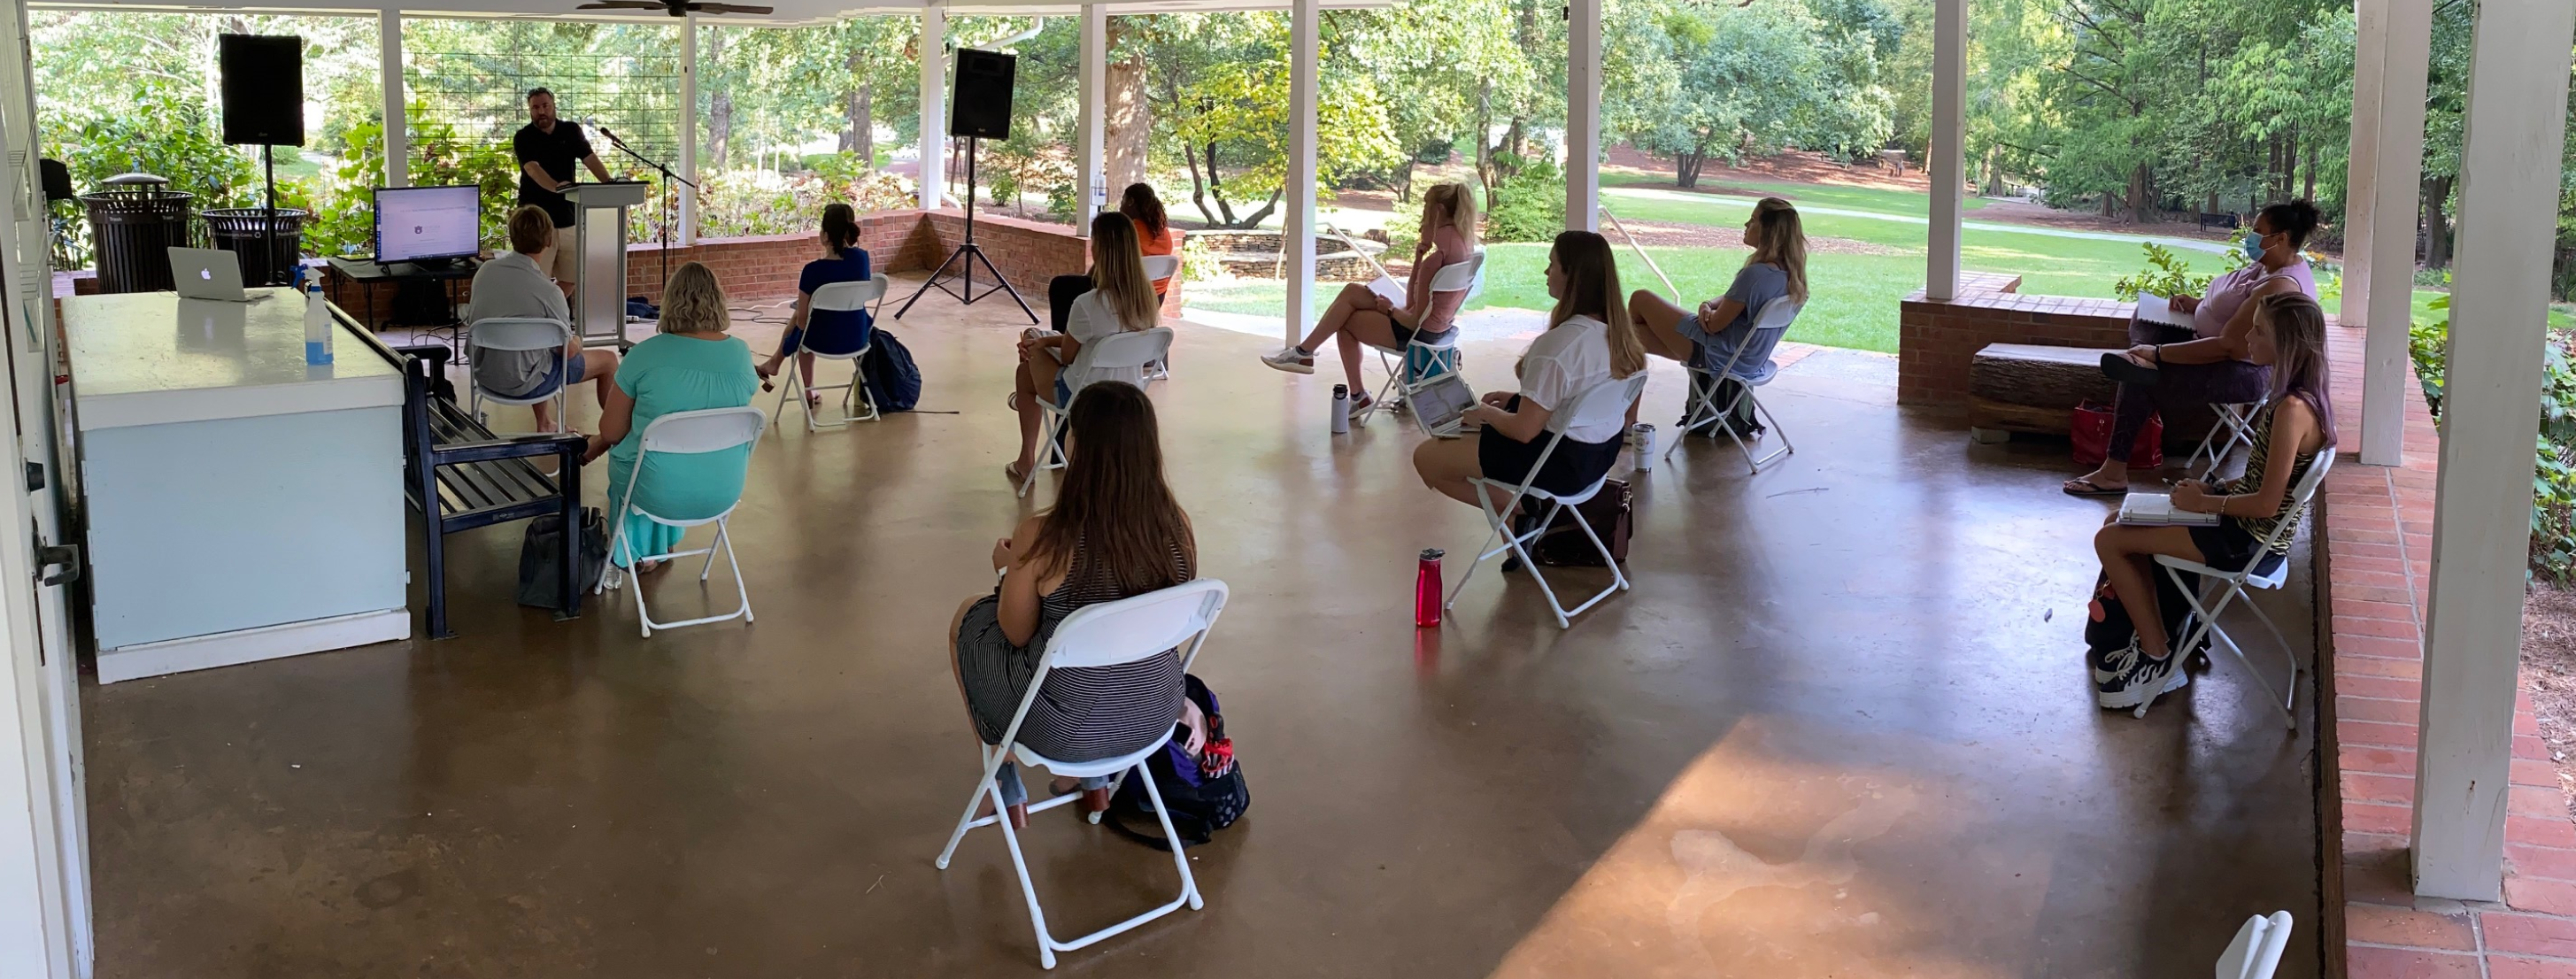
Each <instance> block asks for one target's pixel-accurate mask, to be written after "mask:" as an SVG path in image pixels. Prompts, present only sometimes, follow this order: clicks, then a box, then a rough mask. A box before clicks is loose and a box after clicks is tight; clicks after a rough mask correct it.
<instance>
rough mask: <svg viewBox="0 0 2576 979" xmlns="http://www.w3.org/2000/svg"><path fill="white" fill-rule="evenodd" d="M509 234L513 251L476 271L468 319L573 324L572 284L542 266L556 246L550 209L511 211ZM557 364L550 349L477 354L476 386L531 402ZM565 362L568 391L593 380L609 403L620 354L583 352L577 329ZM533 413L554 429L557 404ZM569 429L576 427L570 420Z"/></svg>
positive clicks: (545, 404)
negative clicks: (568, 298)
mask: <svg viewBox="0 0 2576 979" xmlns="http://www.w3.org/2000/svg"><path fill="white" fill-rule="evenodd" d="M509 233H510V250H509V251H508V252H505V253H503V254H500V255H497V256H494V257H493V259H492V260H491V261H489V262H485V263H483V267H482V268H478V269H475V270H474V287H473V291H474V302H473V303H472V304H471V306H470V307H469V308H470V309H471V310H472V311H471V312H470V313H469V314H468V315H469V316H470V317H471V318H472V319H477V320H486V319H502V318H525V319H540V320H553V321H555V322H557V323H562V324H565V325H567V326H569V325H571V323H572V307H571V305H569V304H568V303H567V302H566V301H565V299H564V290H565V289H567V288H570V286H571V283H558V282H556V281H554V280H553V279H551V278H548V277H547V275H546V270H545V269H544V268H543V267H542V266H539V265H538V264H537V259H538V258H539V257H541V256H543V255H544V254H545V253H546V248H547V247H549V246H551V245H553V244H554V242H555V222H554V219H553V218H550V217H547V216H546V209H545V208H542V207H533V206H531V207H522V208H519V209H518V210H515V211H512V212H510V222H509ZM555 362H556V356H555V353H554V352H553V351H550V350H481V351H476V352H475V354H474V383H476V384H480V385H482V386H483V390H485V391H489V392H491V393H494V394H498V395H501V396H502V397H505V398H522V397H528V396H530V395H531V394H533V393H535V392H536V391H538V390H539V389H541V388H544V387H546V385H547V380H548V378H549V377H550V376H551V375H552V374H553V373H554V369H555ZM562 362H563V367H564V371H563V381H562V383H563V384H564V385H565V386H567V387H569V386H571V385H574V384H579V383H581V382H583V381H590V382H592V383H594V384H596V385H598V388H599V401H600V403H601V404H607V403H608V375H609V373H610V372H612V371H615V370H616V369H617V351H614V350H584V349H582V346H581V333H580V331H578V330H575V331H573V332H572V339H570V340H569V341H566V342H565V343H564V346H563V356H562ZM528 409H529V410H530V411H533V412H535V413H536V416H537V428H539V429H541V430H548V431H551V430H553V429H554V427H555V406H554V403H553V402H551V401H540V402H537V403H536V404H532V405H529V406H528ZM564 427H565V428H567V429H569V428H571V427H572V425H571V420H570V419H566V420H565V425H564Z"/></svg>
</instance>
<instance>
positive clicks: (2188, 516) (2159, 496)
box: [2120, 492, 2218, 527]
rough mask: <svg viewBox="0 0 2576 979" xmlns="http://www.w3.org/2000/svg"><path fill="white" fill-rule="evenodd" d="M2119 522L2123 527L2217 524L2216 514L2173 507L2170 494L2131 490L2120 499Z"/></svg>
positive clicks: (2212, 525) (2203, 525)
mask: <svg viewBox="0 0 2576 979" xmlns="http://www.w3.org/2000/svg"><path fill="white" fill-rule="evenodd" d="M2120 524H2121V525H2122V526H2125V527H2215V526H2218V515H2217V514H2215V513H2194V512H2192V511H2190V510H2177V509H2174V505H2173V497H2172V496H2171V495H2170V494H2166V493H2138V492H2131V493H2130V494H2129V495H2128V496H2126V497H2123V498H2121V500H2120Z"/></svg>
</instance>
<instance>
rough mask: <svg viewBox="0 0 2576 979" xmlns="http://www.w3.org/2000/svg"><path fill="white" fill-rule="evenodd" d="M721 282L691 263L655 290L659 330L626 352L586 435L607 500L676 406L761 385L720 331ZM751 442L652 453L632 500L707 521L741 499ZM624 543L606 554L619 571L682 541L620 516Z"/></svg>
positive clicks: (739, 395)
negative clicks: (594, 428)
mask: <svg viewBox="0 0 2576 979" xmlns="http://www.w3.org/2000/svg"><path fill="white" fill-rule="evenodd" d="M731 325H732V324H731V321H730V319H729V318H728V317H727V316H726V315H725V295H724V289H723V287H721V286H719V285H717V284H716V274H715V273H714V272H713V271H710V270H709V269H708V268H707V267H706V266H704V265H701V264H699V263H697V262H690V263H688V264H686V265H683V266H680V267H679V269H678V270H677V271H674V272H672V273H671V281H670V283H669V284H667V285H665V286H663V287H662V321H661V332H660V333H658V334H656V335H654V336H651V337H648V338H646V339H645V340H644V342H642V343H639V344H636V345H635V346H634V348H633V349H630V350H628V351H627V352H626V359H625V360H624V361H622V362H620V363H619V364H618V365H617V374H616V375H615V378H614V383H612V384H610V385H608V388H607V397H606V398H605V401H604V403H603V404H602V405H601V406H600V412H599V434H597V435H593V436H591V437H590V449H589V451H588V452H585V453H584V454H583V455H582V462H584V463H585V464H586V463H588V462H590V461H591V460H593V459H597V458H599V457H600V456H602V455H605V456H607V457H608V498H609V500H611V501H612V502H614V501H622V500H625V499H626V486H627V484H628V483H630V482H633V481H634V480H635V478H636V477H637V475H638V474H637V472H636V471H635V457H636V456H637V455H638V454H639V449H640V447H641V445H642V443H643V441H644V429H645V428H647V427H649V426H651V425H652V424H653V420H654V419H656V418H660V417H662V416H663V415H667V414H670V413H672V412H675V411H701V410H705V409H708V408H739V407H742V406H744V405H747V404H750V403H751V398H752V395H753V393H754V392H756V391H758V390H759V389H760V378H759V376H758V375H756V374H754V373H753V372H752V368H751V347H750V346H749V345H746V344H744V343H743V342H742V341H741V340H739V339H736V338H735V337H733V336H731V335H730V334H727V333H726V332H725V331H726V330H727V329H728V328H729V327H730V326H731ZM750 456H751V446H749V445H742V446H736V447H734V448H731V449H725V450H722V451H718V452H701V453H696V454H691V455H677V454H670V453H655V454H654V455H653V456H652V457H651V458H650V459H648V460H646V463H647V465H646V467H645V469H644V472H643V474H642V475H643V476H644V477H645V478H644V482H643V485H641V486H639V487H637V488H636V490H635V506H636V508H637V509H640V510H646V511H649V512H652V513H655V514H659V515H661V516H664V517H668V518H671V519H674V520H694V519H697V518H700V517H712V516H715V515H716V514H717V513H720V512H722V511H723V510H724V508H725V507H728V506H732V505H733V503H734V501H736V500H738V499H740V498H741V497H742V478H743V473H744V471H745V468H746V463H747V462H748V461H749V458H750ZM625 542H626V544H627V545H629V546H625V547H621V548H619V553H614V554H610V555H609V559H610V560H612V561H615V562H617V566H618V567H621V568H622V567H627V566H629V565H632V564H635V563H636V562H639V561H640V562H642V566H641V567H640V568H639V570H644V571H650V570H653V569H655V568H658V567H660V566H661V564H662V562H661V561H659V560H656V559H655V557H656V556H657V555H661V554H666V553H669V552H670V550H671V548H673V547H675V546H677V545H678V544H679V543H680V528H678V527H672V526H669V525H666V524H660V523H655V522H653V521H651V520H648V519H646V518H644V517H641V516H636V515H632V514H629V515H627V516H626V536H625Z"/></svg>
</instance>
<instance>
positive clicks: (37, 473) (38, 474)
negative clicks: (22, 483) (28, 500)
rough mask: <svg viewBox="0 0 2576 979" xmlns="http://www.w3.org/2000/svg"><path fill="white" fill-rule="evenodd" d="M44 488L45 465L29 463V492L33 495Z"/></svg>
mask: <svg viewBox="0 0 2576 979" xmlns="http://www.w3.org/2000/svg"><path fill="white" fill-rule="evenodd" d="M44 488H45V464H44V463H41V462H30V463H27V492H30V493H33V492H36V491H38V490H41V489H44Z"/></svg>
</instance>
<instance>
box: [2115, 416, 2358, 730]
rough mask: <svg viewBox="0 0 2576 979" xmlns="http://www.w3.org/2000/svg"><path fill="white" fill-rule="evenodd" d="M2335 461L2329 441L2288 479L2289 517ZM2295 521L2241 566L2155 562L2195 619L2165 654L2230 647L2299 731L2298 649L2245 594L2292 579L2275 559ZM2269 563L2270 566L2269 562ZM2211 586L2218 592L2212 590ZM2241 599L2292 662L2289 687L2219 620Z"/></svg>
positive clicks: (2138, 712) (2164, 558)
mask: <svg viewBox="0 0 2576 979" xmlns="http://www.w3.org/2000/svg"><path fill="white" fill-rule="evenodd" d="M2334 460H2335V454H2334V446H2331V445H2329V446H2326V447H2325V448H2322V449H2319V450H2317V455H2316V458H2315V459H2314V460H2313V461H2311V462H2309V463H2308V471H2307V472H2306V473H2304V474H2302V475H2300V477H2299V478H2298V480H2297V481H2296V482H2294V483H2292V484H2290V501H2289V508H2288V509H2286V510H2283V511H2282V513H2283V514H2284V515H2285V517H2286V515H2288V514H2296V513H2301V512H2304V511H2305V510H2307V508H2308V504H2310V503H2311V502H2313V501H2315V500H2316V498H2317V490H2318V489H2319V488H2320V487H2322V486H2324V485H2325V481H2326V473H2327V472H2328V471H2329V470H2332V469H2333V468H2334ZM2298 522H2299V523H2304V522H2305V521H2298ZM2292 523H2293V521H2291V520H2288V519H2283V520H2282V521H2281V522H2280V523H2278V524H2276V525H2274V526H2273V528H2272V532H2271V533H2269V534H2266V535H2264V536H2263V538H2262V539H2261V540H2259V541H2257V542H2256V547H2255V549H2254V559H2253V560H2252V561H2249V562H2247V563H2246V565H2245V566H2244V567H2242V568H2213V567H2210V566H2209V565H2206V564H2203V563H2201V562H2198V561H2186V560H2183V559H2182V558H2178V557H2173V556H2170V555H2163V554H2159V555H2157V556H2156V564H2157V565H2158V566H2159V567H2162V568H2164V569H2165V574H2167V575H2171V576H2172V577H2173V582H2174V585H2175V587H2177V588H2179V589H2181V591H2182V597H2183V601H2185V602H2187V603H2189V604H2190V605H2191V618H2190V619H2188V620H2186V625H2185V626H2184V627H2183V634H2182V635H2181V636H2178V637H2177V636H2166V637H2165V642H2166V646H2165V649H2166V650H2167V655H2171V656H2181V655H2187V654H2189V653H2190V652H2191V651H2192V650H2195V649H2198V648H2199V647H2200V644H2201V642H2202V641H2203V640H2207V641H2208V642H2209V644H2210V645H2213V646H2225V647H2227V652H2228V654H2229V655H2232V656H2234V657H2236V661H2237V662H2239V663H2242V664H2244V665H2245V672H2246V673H2247V674H2249V675H2251V676H2253V677H2254V682H2255V683H2257V684H2260V685H2261V686H2262V687H2263V693H2264V695H2265V697H2266V699H2269V700H2270V701H2271V702H2272V706H2274V707H2278V708H2280V709H2281V723H2282V725H2283V726H2284V727H2287V728H2289V729H2290V730H2293V731H2295V730H2298V728H2299V716H2298V714H2297V713H2296V712H2295V711H2294V710H2292V708H2293V706H2295V704H2296V702H2297V700H2298V696H2299V659H2298V654H2297V653H2296V651H2294V650H2292V649H2291V648H2290V639H2289V637H2288V636H2286V635H2283V634H2282V633H2281V627H2280V626H2278V625H2275V624H2273V622H2272V616H2271V615H2269V614H2267V613H2265V612H2264V611H2263V607H2262V606H2260V605H2256V604H2254V600H2253V598H2251V597H2249V596H2247V595H2246V594H2245V589H2246V588H2247V587H2249V586H2251V587H2254V588H2262V589H2278V588H2280V587H2281V586H2282V585H2283V584H2285V583H2287V582H2288V581H2289V579H2290V562H2289V561H2288V560H2286V559H2282V560H2274V558H2276V557H2278V555H2277V554H2276V553H2275V552H2276V549H2277V550H2282V551H2286V550H2288V545H2289V543H2290V542H2289V540H2288V538H2289V536H2290V535H2291V534H2293V533H2296V532H2297V531H2296V528H2295V527H2293V526H2292ZM2266 564H2269V565H2270V567H2268V568H2267V567H2265V565H2266ZM2184 575H2199V576H2200V579H2201V587H2200V588H2198V589H2194V588H2192V587H2190V585H2189V583H2188V582H2185V581H2184V580H2183V576H2184ZM2213 590H2214V591H2215V595H2214V596H2213V595H2211V594H2210V593H2211V592H2212V591H2213ZM2240 598H2242V599H2244V600H2245V607H2246V608H2249V609H2252V610H2254V617H2255V618H2257V619H2260V620H2262V622H2263V627H2264V628H2266V629H2270V630H2272V640H2273V641H2274V642H2277V643H2280V644H2281V658H2282V659H2284V660H2287V661H2289V664H2290V682H2289V685H2288V686H2287V687H2286V688H2284V689H2285V690H2286V692H2284V691H2283V690H2274V689H2272V681H2270V680H2266V679H2264V678H2263V672H2262V671H2261V670H2257V669H2255V668H2254V662H2253V661H2252V660H2250V659H2247V658H2246V656H2245V649H2244V647H2241V646H2238V645H2237V644H2236V640H2235V638H2234V637H2231V636H2229V635H2228V634H2227V630H2226V629H2224V628H2221V627H2219V625H2218V616H2219V615H2220V614H2221V613H2223V612H2226V611H2227V606H2228V605H2229V604H2230V603H2233V602H2235V601H2236V600H2237V599H2240ZM2155 702H2156V698H2154V697H2148V698H2147V699H2145V700H2143V701H2140V702H2139V703H2138V706H2137V707H2136V708H2135V709H2133V710H2132V711H2131V712H2130V713H2131V714H2133V715H2134V716H2137V717H2145V716H2147V708H2148V707H2150V706H2152V705H2154V704H2155Z"/></svg>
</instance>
